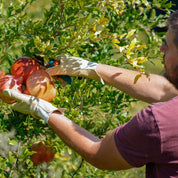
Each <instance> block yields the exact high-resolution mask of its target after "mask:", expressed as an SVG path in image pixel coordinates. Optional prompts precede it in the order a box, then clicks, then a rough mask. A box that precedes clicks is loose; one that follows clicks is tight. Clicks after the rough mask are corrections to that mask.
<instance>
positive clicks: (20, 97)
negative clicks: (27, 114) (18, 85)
mask: <svg viewBox="0 0 178 178" xmlns="http://www.w3.org/2000/svg"><path fill="white" fill-rule="evenodd" d="M3 94H4V95H5V96H7V97H9V98H11V99H14V100H16V101H17V102H21V101H23V102H29V101H30V100H34V99H36V98H35V97H33V96H29V95H26V94H22V93H20V92H18V91H16V90H12V89H5V90H3Z"/></svg>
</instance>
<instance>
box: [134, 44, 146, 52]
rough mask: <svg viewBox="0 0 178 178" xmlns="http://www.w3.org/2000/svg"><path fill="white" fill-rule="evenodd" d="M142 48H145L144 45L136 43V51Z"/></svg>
mask: <svg viewBox="0 0 178 178" xmlns="http://www.w3.org/2000/svg"><path fill="white" fill-rule="evenodd" d="M143 48H146V45H138V46H137V47H136V51H138V50H140V49H143Z"/></svg>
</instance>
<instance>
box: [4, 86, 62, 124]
mask: <svg viewBox="0 0 178 178" xmlns="http://www.w3.org/2000/svg"><path fill="white" fill-rule="evenodd" d="M3 94H4V95H5V96H7V97H10V98H12V99H15V100H16V101H17V102H16V103H14V104H12V109H14V110H15V111H18V112H21V113H23V114H30V115H31V116H33V117H34V118H37V119H44V120H45V121H46V122H47V123H48V118H49V115H50V114H51V113H52V112H54V111H59V112H60V113H62V114H63V112H64V109H58V108H56V107H54V106H53V105H52V104H51V103H49V102H47V101H45V100H42V99H39V98H36V97H34V96H31V95H26V94H22V93H20V92H18V91H15V90H12V89H5V90H3Z"/></svg>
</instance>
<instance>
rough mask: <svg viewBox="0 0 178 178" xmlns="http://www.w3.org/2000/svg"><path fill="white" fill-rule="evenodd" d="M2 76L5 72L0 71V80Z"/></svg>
mask: <svg viewBox="0 0 178 178" xmlns="http://www.w3.org/2000/svg"><path fill="white" fill-rule="evenodd" d="M3 75H5V72H4V71H3V70H1V69H0V78H1V77H2V76H3Z"/></svg>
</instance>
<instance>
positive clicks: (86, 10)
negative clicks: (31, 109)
mask: <svg viewBox="0 0 178 178" xmlns="http://www.w3.org/2000/svg"><path fill="white" fill-rule="evenodd" d="M171 7H172V3H171V2H168V1H167V0H153V1H147V0H128V1H124V0H120V1H116V0H105V1H101V0H87V1H83V0H75V1H72V0H48V1H44V0H0V68H1V69H2V70H4V71H5V72H6V74H9V73H10V68H11V66H12V64H13V63H14V61H15V60H16V59H17V58H18V57H21V56H29V57H33V54H36V55H38V56H41V57H43V58H44V59H45V64H47V63H48V61H49V58H55V56H56V55H57V54H62V53H65V54H68V55H73V56H80V57H83V58H85V59H88V60H90V61H95V62H99V63H104V64H109V65H114V66H118V67H125V68H128V69H134V70H138V71H140V75H138V76H136V78H135V81H133V82H136V81H137V80H139V77H140V76H141V75H147V76H148V78H149V72H154V73H158V74H160V73H161V70H162V62H161V60H160V59H162V55H161V54H160V52H159V47H160V45H161V43H162V39H163V38H164V35H165V32H164V31H162V30H161V31H160V30H157V29H162V27H164V26H165V23H164V22H165V18H167V17H168V16H169V14H170V13H171V10H170V9H171ZM72 80H73V81H72V84H71V85H66V86H62V85H61V83H60V81H57V80H56V81H55V85H56V88H57V96H56V98H55V99H54V100H53V101H52V103H53V104H54V105H55V106H56V107H64V108H67V110H66V112H65V115H66V116H67V117H68V118H70V119H71V120H73V121H74V122H75V123H77V124H79V125H80V126H82V127H84V128H86V129H87V130H89V131H90V132H92V133H93V134H95V135H96V136H98V137H100V138H103V137H104V136H105V135H106V134H107V132H109V130H112V129H114V128H116V127H117V126H118V125H120V124H123V123H125V122H127V121H128V120H130V119H131V118H132V116H133V115H134V114H135V113H136V112H138V111H139V110H140V109H141V108H143V107H145V106H146V105H147V104H146V103H143V102H138V101H137V100H136V99H134V98H131V97H130V96H128V95H126V94H124V93H123V92H121V91H119V90H116V89H115V88H113V87H111V86H107V85H102V84H101V83H100V82H97V81H92V80H90V79H84V78H77V77H76V78H74V77H73V78H72ZM37 140H43V141H44V142H45V143H46V144H49V145H52V146H53V147H54V149H55V159H54V161H52V162H51V163H49V164H42V165H39V166H37V167H34V166H33V164H32V162H31V160H30V155H31V154H32V153H31V152H30V148H31V145H32V143H34V142H35V141H37ZM144 174H145V168H144V167H142V168H134V169H130V170H127V171H120V172H117V171H102V170H98V169H96V168H94V167H92V166H91V165H89V164H88V163H86V162H85V161H84V160H83V159H82V158H81V157H80V156H79V155H77V154H76V153H75V152H73V151H72V150H71V149H70V148H68V147H67V146H66V145H65V144H63V143H62V141H61V140H60V139H59V138H58V137H57V136H56V135H55V133H54V132H53V131H52V130H51V129H50V128H49V127H48V125H47V124H46V123H45V122H44V121H42V120H36V119H34V118H32V117H31V116H29V115H23V114H20V113H17V112H14V111H12V110H11V108H10V106H9V105H8V104H6V103H4V102H3V101H0V176H1V177H2V178H3V177H105V178H107V177H113V178H114V177H144Z"/></svg>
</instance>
